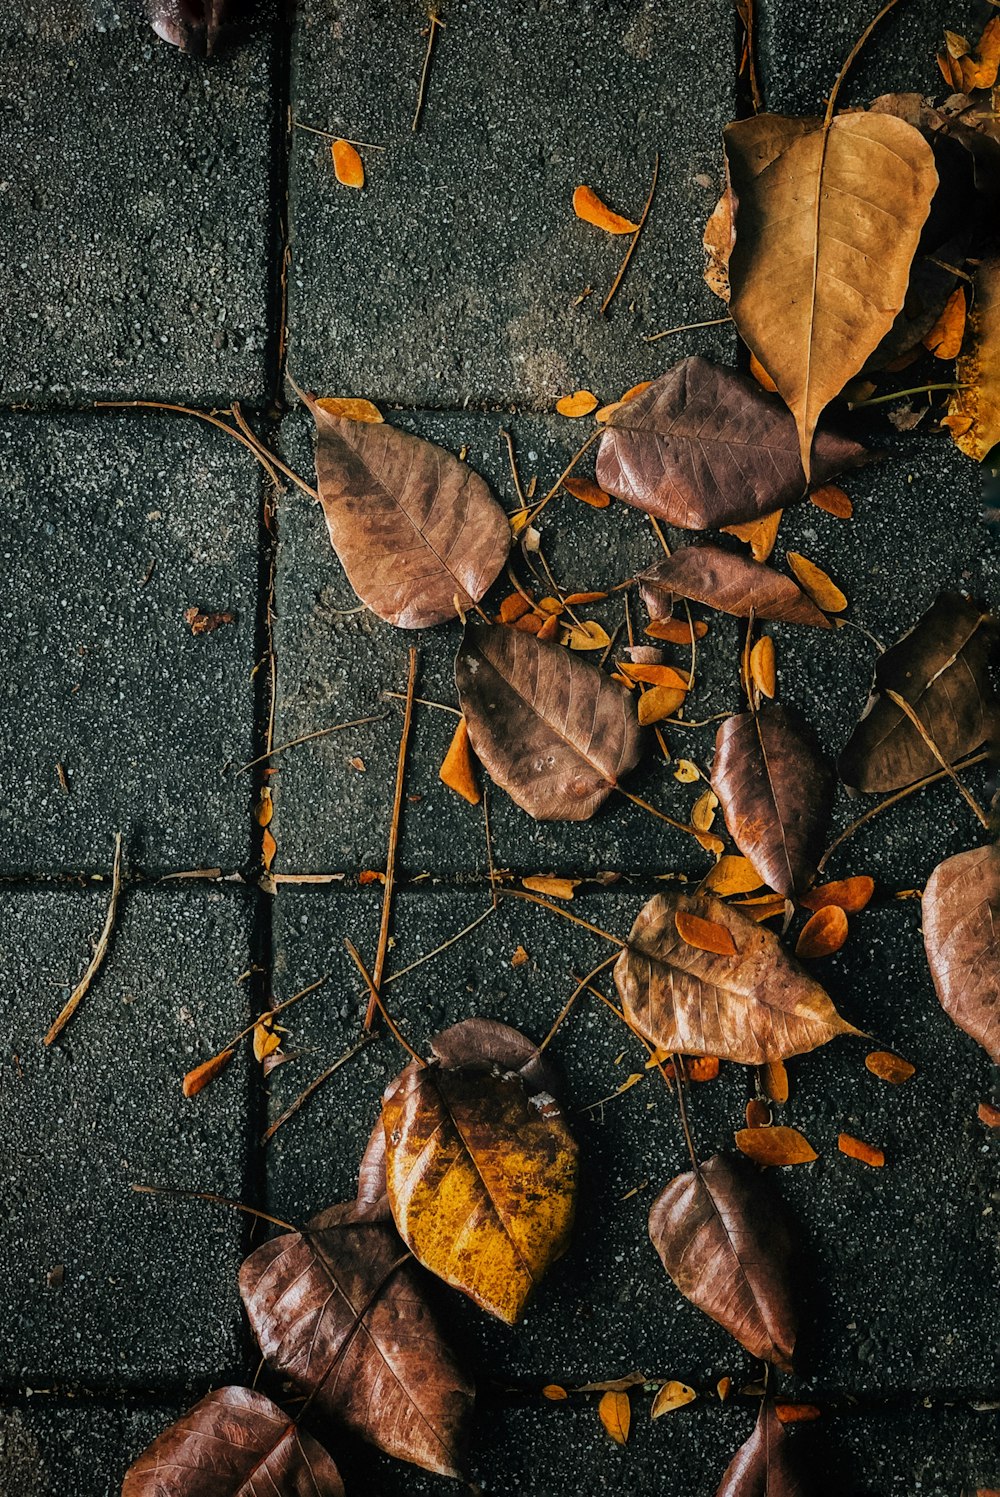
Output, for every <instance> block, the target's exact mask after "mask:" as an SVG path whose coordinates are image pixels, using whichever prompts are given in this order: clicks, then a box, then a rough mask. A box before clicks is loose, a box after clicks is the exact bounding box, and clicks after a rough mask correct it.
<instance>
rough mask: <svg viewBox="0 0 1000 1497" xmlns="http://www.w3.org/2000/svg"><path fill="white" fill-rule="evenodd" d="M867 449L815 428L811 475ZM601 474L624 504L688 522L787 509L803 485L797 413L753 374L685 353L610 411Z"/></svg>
mask: <svg viewBox="0 0 1000 1497" xmlns="http://www.w3.org/2000/svg"><path fill="white" fill-rule="evenodd" d="M866 456H867V454H866V453H865V450H864V448H863V447H861V446H859V445H858V443H857V442H852V441H849V440H847V439H846V438H843V437H838V436H834V435H832V434H831V433H829V432H821V433H820V434H819V435H818V436H817V438H816V448H815V452H814V455H813V480H814V482H816V483H823V482H826V480H827V479H830V478H832V477H833V476H834V475H835V474H837V473H840V472H842V471H843V470H844V469H845V468H853V467H856V466H857V465H858V464H859V463H861V462H863V461H864V460H865V458H866ZM597 481H598V483H599V484H600V486H601V488H602V489H605V490H607V492H608V493H609V494H614V495H615V497H616V498H618V499H622V500H624V501H625V503H626V504H632V505H634V506H635V507H636V508H637V509H644V510H647V511H648V512H649V513H650V514H654V515H658V516H659V517H660V519H662V520H666V521H667V523H668V524H670V525H680V526H682V527H683V528H684V529H686V530H719V529H721V528H722V526H723V525H736V524H744V523H746V522H748V521H752V520H757V519H760V518H761V516H763V515H767V514H770V513H771V512H772V511H773V510H776V509H783V508H784V507H785V506H786V505H789V504H793V503H794V502H795V500H797V499H802V498H804V497H805V493H806V480H805V474H804V473H803V471H802V463H801V460H800V458H799V442H798V436H797V434H796V430H795V422H794V420H793V419H792V417H791V416H790V415H789V413H788V409H787V407H786V406H784V405H783V404H782V403H781V401H779V400H776V399H775V398H774V396H772V395H767V394H765V392H764V391H763V390H762V389H761V388H760V386H759V385H758V384H757V382H756V380H752V379H748V378H747V377H746V375H743V374H739V373H737V371H736V370H735V369H723V368H720V367H719V366H717V365H715V364H710V363H709V362H708V361H707V360H706V359H698V358H690V359H683V360H682V361H681V363H679V364H676V365H675V366H674V368H673V369H668V370H667V372H666V374H662V375H661V376H660V378H659V379H657V380H654V381H653V383H652V384H651V385H650V386H649V388H648V389H647V390H644V391H643V393H642V394H641V395H637V396H636V397H635V398H634V399H633V400H629V401H626V403H625V404H624V405H623V406H619V408H618V410H616V411H615V412H614V414H613V415H612V416H611V417H610V419H609V420H608V424H607V426H606V428H605V431H604V435H603V436H602V438H601V445H600V447H599V448H598V452H597Z"/></svg>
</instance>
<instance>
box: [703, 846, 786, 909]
mask: <svg viewBox="0 0 1000 1497" xmlns="http://www.w3.org/2000/svg"><path fill="white" fill-rule="evenodd" d="M762 883H763V879H762V878H761V876H760V874H759V873H758V872H757V870H756V868H755V867H754V866H753V864H752V863H751V861H750V859H749V858H743V857H738V856H737V855H736V854H735V853H731V852H727V853H725V854H724V855H723V856H722V857H721V858H720V859H719V861H718V862H717V863H716V865H715V867H714V868H713V869H712V870H711V872H710V873H707V874H706V875H705V878H704V879H703V880H702V885H703V887H704V888H706V889H710V890H711V891H712V893H713V894H718V896H719V897H720V899H722V898H724V897H725V896H726V895H727V894H749V893H750V892H751V890H753V889H759V888H760V886H761V884H762ZM775 897H777V896H775ZM783 904H784V901H782V905H783Z"/></svg>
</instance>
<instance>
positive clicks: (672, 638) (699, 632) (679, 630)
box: [646, 619, 708, 648]
mask: <svg viewBox="0 0 1000 1497" xmlns="http://www.w3.org/2000/svg"><path fill="white" fill-rule="evenodd" d="M693 627H694V638H695V639H704V638H705V635H706V634H707V633H708V625H707V624H704V623H702V621H701V619H697V620H695V621H693ZM691 629H692V625H691V624H689V623H688V621H687V619H654V621H653V622H652V623H651V624H650V625H649V627H648V628H647V629H646V633H647V634H648V635H649V636H650V638H651V639H662V640H666V641H667V643H668V644H672V645H687V646H688V647H689V648H690V645H691Z"/></svg>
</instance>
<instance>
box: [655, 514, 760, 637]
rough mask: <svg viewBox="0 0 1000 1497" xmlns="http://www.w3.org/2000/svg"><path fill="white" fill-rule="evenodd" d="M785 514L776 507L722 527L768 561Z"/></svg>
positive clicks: (752, 551)
mask: <svg viewBox="0 0 1000 1497" xmlns="http://www.w3.org/2000/svg"><path fill="white" fill-rule="evenodd" d="M783 514H784V510H783V509H776V510H775V511H774V513H773V514H770V515H765V516H764V518H763V519H762V520H747V521H746V523H745V524H743V525H723V527H722V528H723V530H724V531H725V532H726V534H727V535H735V537H736V539H737V540H740V541H745V542H746V544H747V545H748V546H749V547H750V554H751V555H752V557H753V559H754V561H767V558H768V557H769V556H770V554H771V552H772V551H773V550H774V543H775V541H776V540H777V538H778V526H779V525H780V524H781V517H782V515H783ZM647 632H648V631H647Z"/></svg>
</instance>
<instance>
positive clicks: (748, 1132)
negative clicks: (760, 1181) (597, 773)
mask: <svg viewBox="0 0 1000 1497" xmlns="http://www.w3.org/2000/svg"><path fill="white" fill-rule="evenodd" d="M736 1147H737V1148H738V1149H739V1151H740V1153H741V1154H746V1156H747V1158H748V1159H752V1160H753V1162H754V1164H764V1165H788V1164H811V1163H812V1161H813V1160H814V1159H816V1158H817V1157H818V1156H817V1154H816V1150H815V1149H814V1148H813V1146H812V1144H811V1143H810V1142H809V1140H808V1139H807V1138H804V1137H803V1135H802V1134H801V1133H800V1132H799V1130H798V1129H797V1128H741V1129H740V1130H739V1132H738V1133H737V1134H736Z"/></svg>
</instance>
